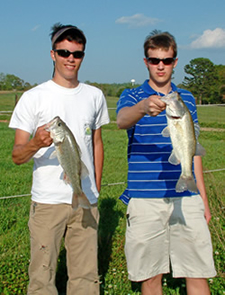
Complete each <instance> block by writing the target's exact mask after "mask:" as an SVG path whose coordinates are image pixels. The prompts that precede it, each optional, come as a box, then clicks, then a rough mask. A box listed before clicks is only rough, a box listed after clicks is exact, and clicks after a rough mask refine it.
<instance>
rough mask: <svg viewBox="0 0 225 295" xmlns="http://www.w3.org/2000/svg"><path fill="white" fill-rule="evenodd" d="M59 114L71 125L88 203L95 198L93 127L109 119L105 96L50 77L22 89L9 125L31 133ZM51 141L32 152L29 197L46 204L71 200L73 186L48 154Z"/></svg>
mask: <svg viewBox="0 0 225 295" xmlns="http://www.w3.org/2000/svg"><path fill="white" fill-rule="evenodd" d="M56 116H59V117H60V118H61V119H62V120H63V121H64V122H65V123H66V124H67V126H68V127H69V128H70V129H71V131H72V132H73V134H74V136H75V138H76V141H77V143H78V145H79V147H80V150H81V159H82V161H83V162H84V164H85V165H86V167H87V168H88V171H89V175H88V177H86V178H84V179H83V180H82V189H83V191H84V193H85V194H86V196H87V197H88V199H89V201H90V203H91V204H94V203H96V202H97V198H98V195H99V193H98V191H97V188H96V183H95V176H94V164H93V147H92V130H93V129H98V128H100V127H101V126H102V125H104V124H108V123H109V115H108V110H107V105H106V100H105V97H104V95H103V93H102V91H101V90H100V89H98V88H96V87H93V86H90V85H87V84H83V83H79V85H78V87H76V88H72V89H71V88H65V87H62V86H59V85H58V84H56V83H55V82H53V81H52V80H49V81H47V82H45V83H42V84H40V85H38V86H37V87H34V88H33V89H31V90H29V91H27V92H25V93H24V94H23V95H22V97H21V98H20V100H19V102H18V104H17V105H16V107H15V110H14V112H13V115H12V118H11V120H10V124H9V127H10V128H14V129H21V130H24V131H27V132H29V133H30V134H32V135H34V134H35V132H36V130H37V128H38V127H39V126H42V125H44V124H46V123H48V122H49V121H51V120H52V119H53V118H54V117H56ZM54 149H55V148H54V144H52V145H51V146H50V147H45V148H41V149H40V150H39V151H38V152H37V153H36V154H35V155H34V156H33V159H34V167H33V183H32V190H31V193H32V200H33V201H35V202H40V203H45V204H60V203H68V204H71V203H72V187H71V186H70V185H68V184H66V183H65V182H64V180H63V177H62V175H63V169H62V167H61V165H60V164H59V162H58V159H57V158H53V159H52V157H50V155H51V154H52V152H53V151H54Z"/></svg>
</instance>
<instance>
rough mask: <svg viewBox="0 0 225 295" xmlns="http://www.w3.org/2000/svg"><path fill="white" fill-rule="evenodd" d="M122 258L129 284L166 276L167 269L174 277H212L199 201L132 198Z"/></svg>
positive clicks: (212, 265) (204, 221) (200, 200)
mask: <svg viewBox="0 0 225 295" xmlns="http://www.w3.org/2000/svg"><path fill="white" fill-rule="evenodd" d="M125 254H126V259H127V268H128V274H129V279H130V280H131V281H137V282H138V281H144V280H146V279H149V278H151V277H154V276H156V275H158V274H163V273H168V272H170V265H171V267H172V272H173V277H186V278H209V277H213V276H215V275H216V271H215V267H214V261H213V256H212V244H211V237H210V232H209V229H208V226H207V223H206V220H205V217H204V204H203V201H202V198H201V197H200V196H199V195H197V196H192V197H183V198H170V199H138V198H132V199H131V200H130V202H129V204H128V208H127V230H126V243H125Z"/></svg>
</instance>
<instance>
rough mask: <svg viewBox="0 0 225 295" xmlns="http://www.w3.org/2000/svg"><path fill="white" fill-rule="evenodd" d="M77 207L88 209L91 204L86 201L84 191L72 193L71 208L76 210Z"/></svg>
mask: <svg viewBox="0 0 225 295" xmlns="http://www.w3.org/2000/svg"><path fill="white" fill-rule="evenodd" d="M78 207H81V208H84V209H90V208H91V204H90V202H89V201H88V198H87V197H86V195H85V193H84V192H81V193H80V194H77V193H74V194H73V199H72V208H73V209H74V210H77V208H78Z"/></svg>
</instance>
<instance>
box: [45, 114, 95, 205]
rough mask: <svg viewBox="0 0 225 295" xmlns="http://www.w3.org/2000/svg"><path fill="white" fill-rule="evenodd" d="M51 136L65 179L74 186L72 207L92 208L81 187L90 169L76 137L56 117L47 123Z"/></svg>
mask: <svg viewBox="0 0 225 295" xmlns="http://www.w3.org/2000/svg"><path fill="white" fill-rule="evenodd" d="M46 130H48V131H49V132H50V136H51V138H52V139H53V143H54V145H55V150H56V156H57V158H58V161H59V163H60V165H61V166H62V168H63V171H64V180H65V182H66V183H69V184H71V186H72V188H73V197H72V207H73V208H74V209H75V210H76V209H77V208H78V207H82V208H84V209H90V208H91V204H90V203H89V201H88V198H87V197H86V195H85V194H84V192H83V191H82V188H81V176H87V175H88V171H87V168H86V166H85V165H84V163H83V162H82V161H81V156H80V149H79V146H78V144H77V142H76V140H75V137H74V135H73V133H72V132H71V130H70V129H69V127H68V126H67V125H66V123H65V122H64V121H63V120H62V119H61V118H60V117H58V116H57V117H55V118H54V119H53V120H51V121H50V122H49V123H48V124H47V128H46Z"/></svg>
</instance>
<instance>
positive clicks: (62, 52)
mask: <svg viewBox="0 0 225 295" xmlns="http://www.w3.org/2000/svg"><path fill="white" fill-rule="evenodd" d="M54 52H57V53H58V55H59V56H61V57H69V56H70V54H72V55H73V57H74V58H82V57H84V51H74V52H71V51H69V50H67V49H55V50H54Z"/></svg>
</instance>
